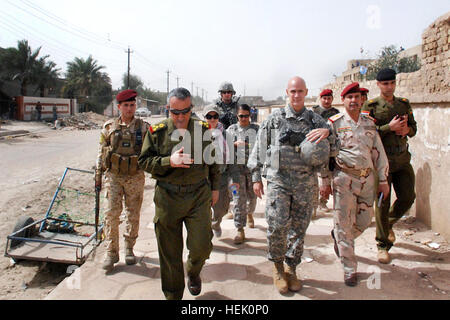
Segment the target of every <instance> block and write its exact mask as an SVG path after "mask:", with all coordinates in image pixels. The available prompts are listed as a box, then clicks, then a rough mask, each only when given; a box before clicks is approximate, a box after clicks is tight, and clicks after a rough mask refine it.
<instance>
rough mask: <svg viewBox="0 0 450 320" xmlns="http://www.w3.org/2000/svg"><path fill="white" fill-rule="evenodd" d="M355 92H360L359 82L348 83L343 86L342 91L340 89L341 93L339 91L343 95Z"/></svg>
mask: <svg viewBox="0 0 450 320" xmlns="http://www.w3.org/2000/svg"><path fill="white" fill-rule="evenodd" d="M356 92H361V91H360V89H359V83H358V82H353V83H352V84H349V85H348V86H346V87H345V89H344V91H342V93H341V96H342V97H345V95H346V94H349V93H356Z"/></svg>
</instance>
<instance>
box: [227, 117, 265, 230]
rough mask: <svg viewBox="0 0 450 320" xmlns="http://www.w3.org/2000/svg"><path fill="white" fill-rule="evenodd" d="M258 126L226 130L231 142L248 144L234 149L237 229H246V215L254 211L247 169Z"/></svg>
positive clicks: (251, 186) (249, 176)
mask: <svg viewBox="0 0 450 320" xmlns="http://www.w3.org/2000/svg"><path fill="white" fill-rule="evenodd" d="M258 130H259V125H257V124H253V123H251V124H250V125H249V126H247V127H245V128H243V127H241V125H240V124H233V125H232V126H231V127H229V128H228V130H227V134H228V138H229V139H231V142H232V143H234V142H236V141H245V142H247V143H248V145H246V146H245V147H235V148H234V150H235V152H234V166H235V167H236V168H237V171H238V174H239V177H240V178H239V186H240V187H239V190H238V191H237V194H236V195H233V201H234V207H233V215H234V224H235V226H236V228H237V229H241V228H244V227H246V225H247V215H248V214H253V213H254V212H255V209H256V195H255V193H254V191H253V182H252V174H251V172H250V169H249V168H248V167H247V162H248V158H249V156H250V152H251V150H252V149H253V147H254V145H255V141H256V135H257V133H258Z"/></svg>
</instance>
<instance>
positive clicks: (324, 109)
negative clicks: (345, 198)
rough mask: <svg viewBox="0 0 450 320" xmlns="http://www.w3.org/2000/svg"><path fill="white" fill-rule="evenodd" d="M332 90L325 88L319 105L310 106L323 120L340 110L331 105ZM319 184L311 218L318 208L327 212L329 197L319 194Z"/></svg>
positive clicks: (314, 215) (332, 98) (332, 99)
mask: <svg viewBox="0 0 450 320" xmlns="http://www.w3.org/2000/svg"><path fill="white" fill-rule="evenodd" d="M333 101H334V97H333V90H331V89H325V90H323V91H322V92H321V93H320V105H317V106H314V107H312V111H314V113H317V114H318V115H319V116H321V117H322V118H323V119H324V120H325V121H328V119H329V118H331V117H333V116H335V115H337V114H339V113H340V111H339V110H338V109H336V108H334V107H333ZM318 186H319V184H317V190H316V192H317V194H318V195H317V197H316V198H314V211H313V218H314V219H315V218H316V215H317V209H318V208H320V209H321V210H323V211H325V212H329V211H330V208H328V207H327V203H328V200H329V199H330V196H328V197H325V198H324V197H322V196H321V195H320V194H319V190H318Z"/></svg>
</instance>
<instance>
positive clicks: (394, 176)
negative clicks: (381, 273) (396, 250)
mask: <svg viewBox="0 0 450 320" xmlns="http://www.w3.org/2000/svg"><path fill="white" fill-rule="evenodd" d="M377 86H378V88H379V89H380V92H381V95H380V96H379V97H378V98H375V99H373V100H369V101H367V102H366V103H365V104H364V106H363V108H362V112H365V113H367V114H369V115H370V116H372V117H373V118H375V121H376V122H375V124H376V126H377V130H378V132H379V133H380V136H381V140H382V141H383V145H384V149H385V150H386V154H387V157H388V159H389V178H388V182H389V185H391V184H392V185H393V187H394V190H395V193H396V195H397V200H396V201H395V203H394V205H393V206H392V207H391V195H390V194H389V197H388V198H387V199H386V200H385V201H383V203H382V205H381V208H378V207H377V208H376V210H375V217H376V222H377V236H376V240H377V244H378V261H379V262H380V263H385V264H387V263H390V261H391V258H390V256H389V253H388V252H389V250H390V249H391V247H392V246H393V245H394V242H395V233H394V231H393V229H392V227H393V226H394V224H395V223H396V222H397V221H398V220H399V219H400V218H401V217H402V216H403V215H404V214H405V213H406V212H407V211H408V210H409V209H410V208H411V206H412V205H413V203H414V200H415V199H416V194H415V191H414V187H415V174H414V170H413V167H412V166H411V153H410V152H409V150H408V139H409V138H412V137H414V136H415V135H416V133H417V123H416V121H415V120H414V114H413V110H412V108H411V105H410V104H409V101H408V99H405V98H399V97H396V96H394V93H395V88H396V72H395V71H394V70H392V69H383V70H381V71H380V72H379V73H378V75H377Z"/></svg>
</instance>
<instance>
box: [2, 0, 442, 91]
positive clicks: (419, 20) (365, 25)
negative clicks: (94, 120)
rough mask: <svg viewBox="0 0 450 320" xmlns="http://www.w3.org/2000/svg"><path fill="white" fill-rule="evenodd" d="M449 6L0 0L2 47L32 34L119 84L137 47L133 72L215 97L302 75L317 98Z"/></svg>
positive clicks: (414, 38) (160, 84) (152, 82)
mask: <svg viewBox="0 0 450 320" xmlns="http://www.w3.org/2000/svg"><path fill="white" fill-rule="evenodd" d="M448 11H450V1H448V0H432V1H423V0H421V1H418V0H408V1H406V0H396V1H391V0H370V1H360V0H359V1H356V0H343V1H325V0H323V1H321V0H314V1H300V0H277V1H269V0H266V1H263V0H260V1H257V0H226V1H225V0H222V1H216V0H194V1H193V0H189V1H186V0H185V1H181V0H173V1H169V0H164V1H163V0H145V1H144V0H142V1H138V0H128V1H123V0H120V1H119V0H108V1H105V0H77V1H55V0H0V46H1V47H11V46H16V45H17V41H18V40H21V39H27V40H29V43H30V45H31V46H32V48H38V47H39V46H42V50H41V52H42V54H49V55H50V59H51V60H53V61H54V62H56V63H57V64H58V67H59V68H61V70H62V71H63V72H64V71H65V70H66V63H67V62H68V61H71V60H73V58H74V57H83V58H87V57H88V56H89V54H92V56H93V58H94V59H96V60H97V61H98V63H99V64H100V65H102V66H105V67H106V69H105V71H106V72H107V73H108V74H109V75H110V77H111V79H112V85H113V88H118V87H120V86H121V83H122V76H123V74H124V73H125V72H126V70H127V53H126V50H127V49H128V46H129V47H130V48H131V50H132V51H133V53H132V55H131V73H132V74H136V75H138V76H139V77H140V78H141V79H142V80H143V82H144V84H145V86H147V87H150V88H152V89H154V90H160V91H166V90H167V81H166V77H167V74H166V71H167V70H170V71H171V72H172V73H171V74H170V87H171V88H174V87H175V86H176V84H177V79H176V78H177V77H178V78H179V84H180V86H184V87H186V88H188V89H189V90H190V89H191V83H192V82H193V83H194V94H196V90H197V89H196V88H197V87H198V88H199V93H200V95H201V89H204V90H205V92H208V99H209V100H212V99H213V98H216V97H217V89H218V86H219V84H220V83H221V82H223V81H225V80H227V81H231V82H232V83H233V84H234V86H235V89H236V91H237V92H238V95H244V93H245V94H247V95H262V96H264V98H265V99H266V100H269V99H275V98H277V97H278V96H283V95H284V93H285V88H286V84H287V81H288V79H289V78H290V77H292V76H295V75H300V76H302V77H304V78H305V80H306V81H307V84H308V87H309V88H310V96H311V95H317V94H318V91H319V89H320V88H321V87H323V86H324V85H325V84H327V83H330V82H332V81H333V74H336V75H340V74H341V73H342V72H343V71H344V70H345V69H346V63H347V61H348V60H351V59H355V58H362V57H364V58H373V57H375V56H376V55H377V54H378V53H379V51H380V49H381V48H382V47H383V46H387V45H391V44H393V45H396V46H398V47H400V46H403V47H404V48H410V47H413V46H416V45H419V44H421V41H422V39H421V36H422V33H423V31H424V30H425V29H426V28H427V27H428V26H429V25H430V24H431V23H432V22H433V21H434V20H436V19H437V18H438V17H440V16H442V15H443V14H445V13H446V12H448ZM361 48H364V53H363V54H361Z"/></svg>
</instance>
